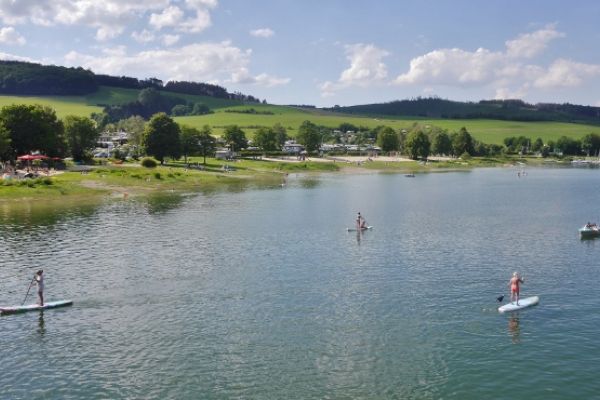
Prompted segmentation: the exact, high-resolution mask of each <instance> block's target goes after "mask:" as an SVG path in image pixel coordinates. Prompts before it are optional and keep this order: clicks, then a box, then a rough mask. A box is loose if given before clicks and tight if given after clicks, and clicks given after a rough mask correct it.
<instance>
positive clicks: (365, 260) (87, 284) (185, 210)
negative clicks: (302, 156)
mask: <svg viewBox="0 0 600 400" xmlns="http://www.w3.org/2000/svg"><path fill="white" fill-rule="evenodd" d="M597 174H598V171H593V170H573V169H531V170H530V171H529V174H528V176H527V177H526V178H522V179H518V178H517V177H516V175H515V173H514V170H512V169H490V170H475V171H472V172H469V173H445V174H425V175H418V176H417V177H416V178H415V179H405V178H404V177H403V176H402V175H393V174H369V175H361V176H340V175H324V176H322V177H321V178H320V179H318V180H315V179H314V178H311V179H305V178H302V177H301V176H299V177H294V176H291V177H290V179H289V181H288V184H287V185H286V186H285V187H281V186H276V187H273V188H268V189H263V190H255V189H247V190H235V191H226V192H214V193H206V194H190V195H185V196H181V195H175V194H166V195H164V196H157V197H152V198H149V199H144V200H140V199H136V200H127V201H115V202H108V203H101V204H93V205H85V206H84V205H81V206H76V207H68V208H58V209H56V210H54V211H50V210H48V209H47V208H45V209H43V211H37V210H36V209H35V207H33V208H27V207H21V208H20V209H10V208H7V207H5V206H4V207H3V208H2V210H1V212H0V232H1V235H2V242H1V246H2V251H1V252H0V304H6V305H8V304H11V305H12V304H20V302H21V301H22V300H23V297H24V295H25V292H26V290H27V286H28V284H29V281H30V279H31V276H32V273H33V271H35V270H36V269H37V268H43V269H44V270H45V271H46V274H47V277H46V296H47V298H49V299H62V298H71V299H74V301H75V304H74V306H73V307H71V308H67V309H57V310H47V311H46V312H44V313H28V314H21V315H13V316H4V317H1V318H0V332H1V333H2V346H0V359H1V360H2V362H1V364H0V372H1V373H0V388H1V389H0V397H1V398H10V399H17V398H177V399H186V398H189V399H196V398H303V399H304V398H315V399H316V398H318V399H321V398H398V399H405V398H419V399H438V398H446V399H448V398H455V399H465V398H473V399H479V398H482V399H483V398H494V399H509V398H511V399H512V398H513V395H514V393H519V397H520V398H527V399H546V398H592V397H594V396H596V395H597V394H596V393H597V392H598V391H599V390H600V385H599V384H598V383H597V380H596V378H595V375H596V373H597V371H598V367H599V363H598V360H599V359H600V350H599V349H598V346H597V339H596V337H597V332H598V330H599V328H600V319H599V318H598V313H597V312H596V311H597V310H598V309H599V306H600V304H599V303H600V300H598V296H597V282H598V280H599V277H600V272H599V268H598V267H597V262H595V260H596V259H597V252H598V250H599V249H600V240H599V241H595V240H586V241H581V240H580V239H579V237H578V233H577V229H578V228H579V227H580V226H581V225H583V224H584V223H585V222H587V221H588V220H593V221H600V214H599V213H600V211H598V207H597V204H598V199H599V198H600V187H599V186H598V185H597V182H598V177H597ZM357 211H361V213H362V214H363V215H365V217H366V218H367V220H368V222H369V224H371V225H373V226H374V228H373V229H372V230H370V231H367V232H364V233H358V234H357V233H356V232H346V227H349V226H352V224H353V222H354V217H355V215H356V212H357ZM514 270H518V271H520V272H521V273H522V274H523V276H524V277H525V278H526V280H525V284H524V285H523V295H525V296H527V295H539V296H540V299H541V301H540V304H539V305H538V306H536V307H534V308H531V309H527V310H522V311H520V312H518V313H512V314H507V315H500V314H498V312H497V307H498V304H497V303H496V300H495V299H496V297H498V296H499V295H500V294H506V292H507V282H508V278H509V277H510V274H511V273H512V271H514ZM34 298H35V296H34V293H32V294H30V296H29V299H28V301H29V302H32V301H34ZM507 382H510V385H507Z"/></svg>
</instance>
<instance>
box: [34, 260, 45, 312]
mask: <svg viewBox="0 0 600 400" xmlns="http://www.w3.org/2000/svg"><path fill="white" fill-rule="evenodd" d="M33 279H35V282H36V283H37V287H38V296H39V298H40V306H42V307H43V306H44V270H41V269H40V270H39V271H38V272H36V273H35V275H34V277H33Z"/></svg>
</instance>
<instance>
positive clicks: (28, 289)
mask: <svg viewBox="0 0 600 400" xmlns="http://www.w3.org/2000/svg"><path fill="white" fill-rule="evenodd" d="M34 280H35V275H34V276H33V278H31V282H29V287H28V288H27V294H26V295H25V298H24V299H23V302H22V303H21V305H23V304H25V300H27V296H29V291H30V290H31V285H33V281H34Z"/></svg>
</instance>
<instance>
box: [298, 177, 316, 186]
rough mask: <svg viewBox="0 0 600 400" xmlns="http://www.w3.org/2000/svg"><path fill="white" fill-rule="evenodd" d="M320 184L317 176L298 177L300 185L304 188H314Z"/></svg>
mask: <svg viewBox="0 0 600 400" xmlns="http://www.w3.org/2000/svg"><path fill="white" fill-rule="evenodd" d="M320 184H321V181H320V180H319V179H317V178H314V177H311V178H304V179H300V186H301V187H303V188H304V189H314V188H316V187H317V186H319V185H320Z"/></svg>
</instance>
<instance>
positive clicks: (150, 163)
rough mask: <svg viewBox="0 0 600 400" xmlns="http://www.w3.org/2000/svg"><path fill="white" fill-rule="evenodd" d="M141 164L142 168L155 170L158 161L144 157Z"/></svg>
mask: <svg viewBox="0 0 600 400" xmlns="http://www.w3.org/2000/svg"><path fill="white" fill-rule="evenodd" d="M141 164H142V167H145V168H156V166H157V165H158V161H156V160H155V159H154V158H150V157H145V158H143V159H142V162H141ZM159 175H160V174H159Z"/></svg>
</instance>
